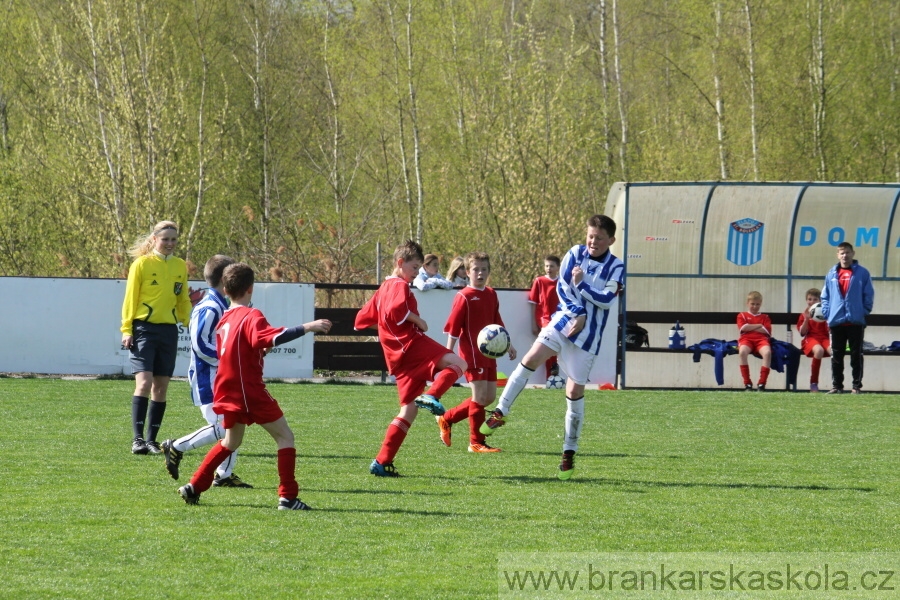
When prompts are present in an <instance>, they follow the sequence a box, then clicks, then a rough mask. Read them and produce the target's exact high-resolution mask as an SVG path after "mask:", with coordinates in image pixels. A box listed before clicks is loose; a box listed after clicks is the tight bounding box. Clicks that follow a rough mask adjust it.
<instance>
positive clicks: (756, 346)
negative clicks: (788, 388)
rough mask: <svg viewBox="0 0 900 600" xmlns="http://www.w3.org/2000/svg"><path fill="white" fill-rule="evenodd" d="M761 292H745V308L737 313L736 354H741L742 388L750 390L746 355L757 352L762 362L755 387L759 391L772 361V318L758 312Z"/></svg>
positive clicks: (751, 384)
mask: <svg viewBox="0 0 900 600" xmlns="http://www.w3.org/2000/svg"><path fill="white" fill-rule="evenodd" d="M762 300H763V298H762V294H760V293H759V292H750V293H749V294H747V310H746V311H745V312H742V313H738V316H737V327H738V332H739V334H740V337H739V338H738V354H740V356H741V377H743V378H744V390H745V391H752V390H753V383H751V381H750V365H749V364H748V362H747V357H749V356H750V355H751V354H757V355H759V357H760V358H762V361H763V364H762V367H761V368H760V370H759V383H758V384H757V386H756V389H757V390H759V391H760V392H764V391H765V390H766V381H767V380H768V378H769V365H770V364H771V362H772V346H771V345H770V344H769V337H771V335H772V319H770V318H769V315H766V314H763V313H761V312H759V309H760V308H762Z"/></svg>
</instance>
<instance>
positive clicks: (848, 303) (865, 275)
mask: <svg viewBox="0 0 900 600" xmlns="http://www.w3.org/2000/svg"><path fill="white" fill-rule="evenodd" d="M840 268H841V265H840V263H838V264H836V265H834V266H833V267H831V270H830V271H828V275H826V276H825V288H824V289H823V290H822V314H824V315H825V319H826V320H827V321H828V326H829V327H835V326H838V325H847V324H850V325H865V324H866V315H868V314H869V313H870V312H872V306H873V304H874V302H875V288H874V287H872V276H871V275H869V271H868V269H866V268H865V267H864V266H862V265H860V264H859V261H856V260H854V261H853V264H851V265H850V269H851V271H853V274H852V275H851V276H850V287H849V288H848V289H847V295H846V296H845V295H843V294H841V285H840V282H839V281H838V270H840Z"/></svg>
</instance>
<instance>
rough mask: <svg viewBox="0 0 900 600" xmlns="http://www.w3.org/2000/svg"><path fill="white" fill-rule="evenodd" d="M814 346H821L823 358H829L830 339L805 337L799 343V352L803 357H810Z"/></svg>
mask: <svg viewBox="0 0 900 600" xmlns="http://www.w3.org/2000/svg"><path fill="white" fill-rule="evenodd" d="M816 346H822V348H824V349H825V356H831V339H830V338H825V339H818V338H813V337H809V336H806V337H805V338H803V339H802V340H801V341H800V351H801V352H803V354H804V355H805V356H809V357H812V355H813V348H814V347H816Z"/></svg>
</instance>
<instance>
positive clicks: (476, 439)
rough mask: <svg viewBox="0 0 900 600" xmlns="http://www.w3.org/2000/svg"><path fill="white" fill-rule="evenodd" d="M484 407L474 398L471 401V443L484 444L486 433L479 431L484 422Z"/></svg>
mask: <svg viewBox="0 0 900 600" xmlns="http://www.w3.org/2000/svg"><path fill="white" fill-rule="evenodd" d="M484 420H485V413H484V407H483V406H482V405H480V404H478V403H477V402H475V401H474V400H472V401H470V402H469V443H470V444H483V443H484V434H483V433H481V432H480V431H479V429H481V426H482V424H484Z"/></svg>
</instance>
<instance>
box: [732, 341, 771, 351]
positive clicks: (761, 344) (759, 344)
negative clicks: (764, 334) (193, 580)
mask: <svg viewBox="0 0 900 600" xmlns="http://www.w3.org/2000/svg"><path fill="white" fill-rule="evenodd" d="M741 346H747V347H749V348H750V352H752V353H753V354H759V350H760V349H761V348H765V347H766V346H769V347H771V346H772V344H770V343H769V339H768V338H765V339H763V338H750V339H747V338H741V340H740V341H739V342H738V349H740V347H741Z"/></svg>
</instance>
